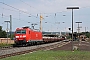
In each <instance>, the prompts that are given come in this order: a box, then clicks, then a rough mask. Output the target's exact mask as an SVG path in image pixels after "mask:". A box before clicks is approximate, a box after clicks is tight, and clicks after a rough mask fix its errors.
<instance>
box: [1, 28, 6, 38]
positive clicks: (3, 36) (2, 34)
mask: <svg viewBox="0 0 90 60" xmlns="http://www.w3.org/2000/svg"><path fill="white" fill-rule="evenodd" d="M6 37H7V33H6V32H5V31H3V30H2V26H0V38H6Z"/></svg>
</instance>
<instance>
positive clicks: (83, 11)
mask: <svg viewBox="0 0 90 60" xmlns="http://www.w3.org/2000/svg"><path fill="white" fill-rule="evenodd" d="M72 6H78V7H79V9H78V10H74V31H77V26H78V25H77V24H76V23H75V22H82V23H81V24H80V27H82V28H81V31H85V27H86V30H87V31H90V27H89V24H90V0H0V25H1V26H2V27H3V30H6V28H7V24H6V23H5V22H4V21H6V20H10V17H9V16H10V15H12V30H13V31H15V29H16V28H17V27H22V26H30V27H31V24H32V23H37V24H38V25H36V26H35V28H36V29H39V27H40V14H41V15H42V16H43V18H44V19H43V20H42V28H43V31H69V30H68V28H69V27H71V10H67V9H66V8H67V7H72ZM47 16H48V17H47ZM28 22H30V23H28ZM46 22H47V23H46ZM63 22H65V23H63Z"/></svg>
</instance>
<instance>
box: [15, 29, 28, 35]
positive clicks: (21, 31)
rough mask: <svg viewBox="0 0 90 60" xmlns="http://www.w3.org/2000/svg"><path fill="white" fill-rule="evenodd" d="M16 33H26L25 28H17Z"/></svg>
mask: <svg viewBox="0 0 90 60" xmlns="http://www.w3.org/2000/svg"><path fill="white" fill-rule="evenodd" d="M16 34H26V30H17V31H16Z"/></svg>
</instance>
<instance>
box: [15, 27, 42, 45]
mask: <svg viewBox="0 0 90 60" xmlns="http://www.w3.org/2000/svg"><path fill="white" fill-rule="evenodd" d="M14 36H15V44H17V45H18V44H21V45H22V44H28V43H30V44H31V43H36V42H43V39H42V32H40V31H34V30H32V29H30V28H29V27H22V28H17V29H16V31H15V35H14Z"/></svg>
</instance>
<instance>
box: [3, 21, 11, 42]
mask: <svg viewBox="0 0 90 60" xmlns="http://www.w3.org/2000/svg"><path fill="white" fill-rule="evenodd" d="M4 22H6V23H7V29H6V31H7V43H8V31H9V29H8V23H10V21H4Z"/></svg>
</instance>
